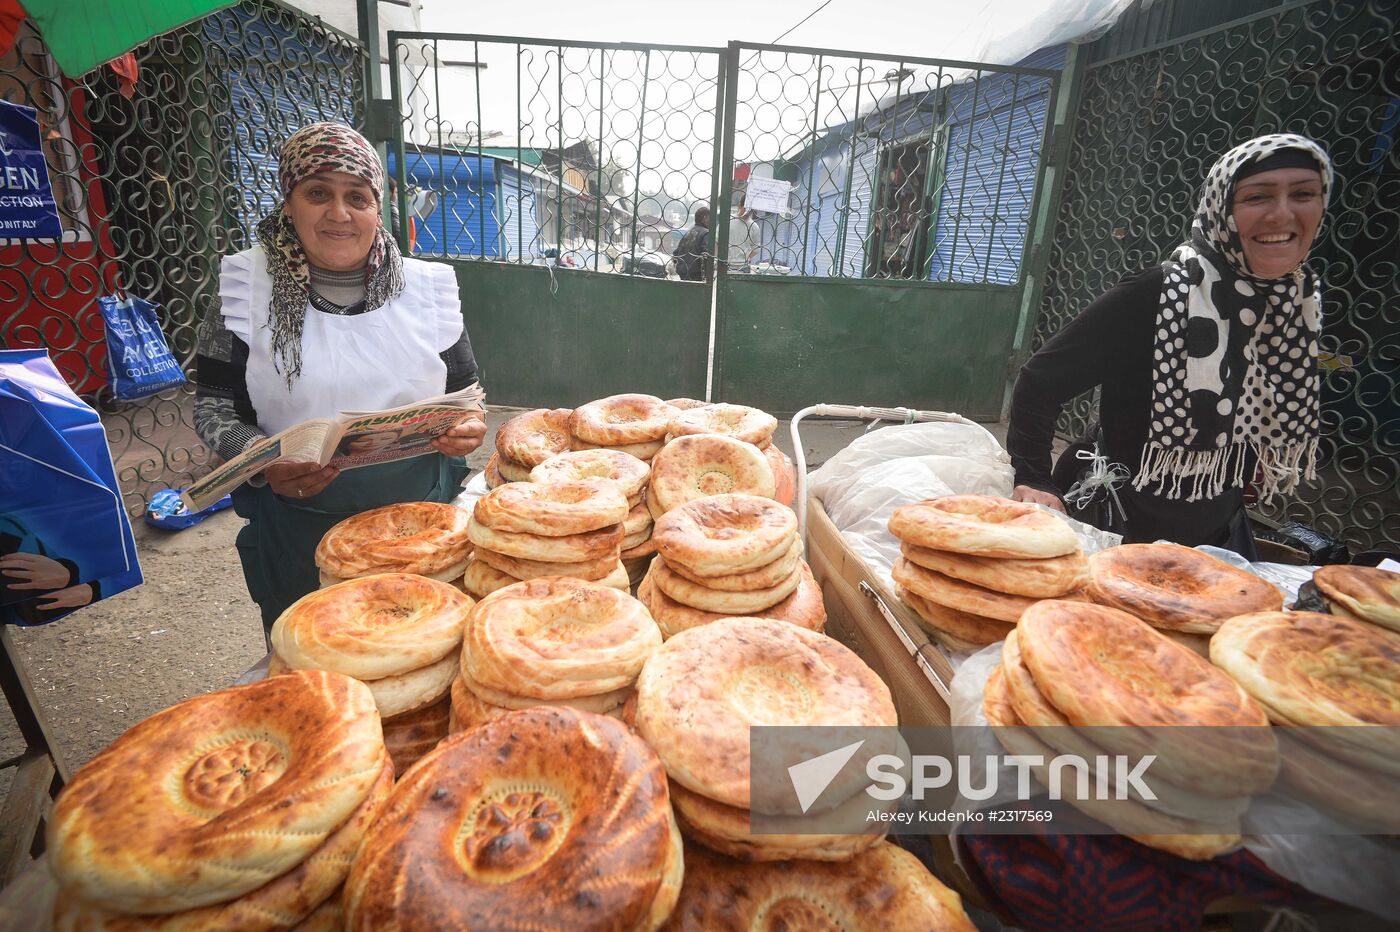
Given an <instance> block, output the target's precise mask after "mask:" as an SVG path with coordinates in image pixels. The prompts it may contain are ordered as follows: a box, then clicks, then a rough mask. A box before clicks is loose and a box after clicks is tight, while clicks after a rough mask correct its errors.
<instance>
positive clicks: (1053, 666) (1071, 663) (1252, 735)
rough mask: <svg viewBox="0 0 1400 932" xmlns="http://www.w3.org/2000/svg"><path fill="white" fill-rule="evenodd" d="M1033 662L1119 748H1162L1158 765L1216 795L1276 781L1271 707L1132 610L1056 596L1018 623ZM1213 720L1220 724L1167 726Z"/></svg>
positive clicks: (1074, 717) (1176, 779)
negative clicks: (1263, 705)
mask: <svg viewBox="0 0 1400 932" xmlns="http://www.w3.org/2000/svg"><path fill="white" fill-rule="evenodd" d="M1016 632H1017V641H1018V643H1019V647H1020V651H1021V656H1022V658H1023V659H1024V661H1025V664H1026V667H1027V668H1028V669H1029V670H1030V671H1031V675H1032V676H1033V677H1034V678H1035V683H1036V686H1037V687H1038V688H1039V689H1040V692H1041V693H1042V694H1044V696H1045V698H1046V699H1048V700H1049V701H1050V703H1051V704H1052V705H1054V707H1055V708H1056V709H1058V710H1059V711H1060V712H1061V713H1062V714H1063V715H1064V717H1065V718H1066V719H1067V720H1068V721H1069V722H1070V723H1071V724H1073V725H1078V726H1086V725H1120V726H1134V727H1126V728H1104V729H1100V730H1098V731H1096V732H1095V736H1096V738H1097V739H1099V740H1100V741H1101V743H1104V744H1105V746H1106V748H1107V749H1108V750H1109V751H1110V752H1111V753H1115V754H1128V755H1130V756H1133V755H1142V754H1151V753H1156V754H1158V755H1159V757H1160V759H1159V760H1158V762H1157V764H1156V765H1155V767H1156V768H1157V770H1158V772H1159V773H1161V774H1162V775H1163V776H1165V777H1166V778H1167V779H1168V780H1170V781H1171V782H1173V783H1176V784H1177V785H1179V786H1183V787H1186V788H1187V789H1190V790H1194V791H1196V792H1199V793H1203V794H1205V795H1209V796H1220V797H1232V796H1240V795H1246V794H1249V793H1255V792H1259V791H1262V790H1264V789H1267V788H1268V787H1269V786H1270V785H1272V783H1273V781H1274V776H1275V774H1276V773H1277V770H1278V747H1277V742H1276V740H1275V738H1274V736H1273V732H1272V730H1271V729H1269V728H1267V727H1265V726H1267V724H1268V718H1267V717H1266V716H1265V715H1264V711H1263V709H1261V708H1260V707H1259V705H1258V704H1257V703H1256V702H1255V701H1254V700H1253V699H1251V698H1250V696H1249V694H1248V693H1247V692H1245V690H1244V689H1242V688H1241V687H1240V686H1239V685H1238V684H1237V683H1236V682H1235V681H1234V680H1232V679H1230V677H1229V676H1227V675H1225V673H1224V671H1222V670H1220V669H1218V668H1216V667H1214V666H1212V665H1211V664H1210V662H1209V661H1207V660H1205V659H1204V658H1202V657H1201V656H1199V655H1198V654H1196V653H1194V652H1192V651H1191V650H1189V649H1188V648H1185V647H1182V646H1181V645H1179V644H1176V643H1173V642H1172V641H1170V640H1168V639H1167V638H1164V637H1162V636H1161V635H1160V634H1158V633H1157V632H1156V631H1155V630H1153V629H1152V627H1151V626H1149V625H1147V624H1146V623H1145V622H1142V621H1139V620H1138V619H1136V618H1134V617H1133V616H1131V615H1129V614H1127V613H1126V612H1122V611H1119V610H1118V609H1114V608H1109V607H1107V606H1104V605H1094V604H1091V603H1086V602H1066V601H1062V600H1055V599H1047V600H1045V601H1042V602H1037V603H1035V604H1034V605H1032V606H1031V607H1030V608H1028V609H1026V611H1025V613H1024V614H1023V615H1022V616H1021V621H1020V623H1019V624H1018V625H1017V628H1016ZM1194 725H1209V726H1215V727H1211V728H1181V727H1175V728H1165V727H1162V726H1194Z"/></svg>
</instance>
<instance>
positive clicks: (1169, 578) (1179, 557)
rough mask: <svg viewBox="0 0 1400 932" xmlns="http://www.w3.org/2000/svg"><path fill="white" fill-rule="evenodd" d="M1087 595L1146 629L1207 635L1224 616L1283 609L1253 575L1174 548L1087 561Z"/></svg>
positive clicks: (1138, 549) (1276, 593) (1121, 551)
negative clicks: (1142, 622)
mask: <svg viewBox="0 0 1400 932" xmlns="http://www.w3.org/2000/svg"><path fill="white" fill-rule="evenodd" d="M1089 596H1090V598H1092V599H1093V600H1094V601H1095V602H1098V603H1099V604H1100V605H1110V606H1112V607H1114V608H1120V609H1122V610H1123V611H1125V612H1127V613H1128V614H1129V615H1133V616H1135V617H1137V618H1141V619H1142V620H1143V621H1145V622H1147V623H1148V624H1150V625H1155V626H1156V627H1158V628H1171V629H1173V630H1175V631H1186V632H1189V633H1194V634H1211V633H1213V632H1214V631H1215V629H1217V628H1219V627H1220V623H1221V622H1222V621H1224V620H1225V619H1226V618H1232V617H1234V616H1235V615H1245V614H1248V613H1250V612H1271V611H1278V610H1279V609H1281V608H1283V592H1282V591H1280V590H1279V588H1278V587H1277V586H1275V585H1273V584H1272V583H1269V582H1266V581H1265V580H1263V579H1260V578H1259V577H1258V576H1255V575H1254V574H1253V573H1250V572H1247V571H1245V570H1242V569H1239V568H1238V567H1234V566H1231V565H1230V564H1228V563H1226V562H1225V561H1224V560H1218V559H1216V558H1215V557H1213V556H1211V555H1210V554H1208V553H1203V552H1202V551H1200V550H1193V549H1192V548H1190V547H1182V546H1181V545H1179V544H1123V545H1121V546H1118V547H1109V548H1108V549H1107V550H1101V551H1099V552H1098V553H1096V554H1094V555H1093V556H1092V557H1090V558H1089Z"/></svg>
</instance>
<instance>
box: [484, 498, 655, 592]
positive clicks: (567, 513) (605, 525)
mask: <svg viewBox="0 0 1400 932" xmlns="http://www.w3.org/2000/svg"><path fill="white" fill-rule="evenodd" d="M629 510H630V509H629V507H628V504H627V498H626V496H625V495H624V494H623V492H622V490H621V488H620V487H619V485H618V484H617V483H616V482H612V481H609V480H606V479H584V480H578V481H569V482H508V483H506V484H505V485H502V486H497V487H496V488H494V489H492V490H491V491H490V492H487V493H486V494H485V495H483V496H482V497H481V498H479V499H477V501H476V506H475V508H474V510H473V511H472V518H471V521H470V523H469V524H468V526H467V535H468V536H469V537H470V538H471V541H472V543H473V544H474V545H475V550H474V551H473V553H472V559H471V562H469V563H468V564H467V570H466V575H465V576H464V577H463V586H464V587H465V588H466V590H467V592H469V593H471V594H472V595H474V596H476V597H477V598H482V597H484V596H487V595H489V594H490V593H492V592H494V591H496V590H497V589H500V588H502V587H504V586H509V585H512V584H513V583H516V582H519V581H521V580H525V579H537V578H540V577H545V576H573V577H575V578H578V579H584V580H589V581H594V580H596V581H599V582H602V583H603V584H604V585H608V586H613V587H614V588H618V589H626V588H627V587H628V581H627V571H626V570H625V569H624V568H623V566H622V559H621V556H620V554H621V550H622V537H623V522H624V521H625V520H626V518H627V513H628V511H629Z"/></svg>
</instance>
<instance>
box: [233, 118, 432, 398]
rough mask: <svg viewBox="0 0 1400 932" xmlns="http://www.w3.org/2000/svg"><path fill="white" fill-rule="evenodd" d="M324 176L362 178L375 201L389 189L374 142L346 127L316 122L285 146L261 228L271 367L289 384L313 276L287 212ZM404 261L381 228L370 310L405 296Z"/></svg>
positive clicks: (371, 268) (296, 370) (368, 289)
mask: <svg viewBox="0 0 1400 932" xmlns="http://www.w3.org/2000/svg"><path fill="white" fill-rule="evenodd" d="M320 172H344V173H346V174H347V175H354V176H355V177H357V178H363V179H364V180H365V181H366V182H368V183H369V185H370V187H371V188H373V189H374V192H375V199H376V200H377V199H378V197H379V192H380V191H381V190H382V189H383V187H384V169H383V167H382V166H380V164H379V156H378V154H377V153H376V152H375V151H374V147H373V146H371V145H370V144H369V140H367V139H365V137H363V136H361V135H360V134H359V133H357V132H355V131H354V130H353V129H351V128H350V127H348V126H346V125H345V124H343V123H312V124H311V125H310V126H304V127H302V128H301V129H299V130H297V131H296V132H295V133H293V134H292V135H291V137H290V138H289V139H288V140H287V141H286V142H285V143H283V145H282V152H281V154H280V157H279V163H278V167H277V181H278V184H279V186H280V187H281V189H282V200H281V201H279V202H278V203H277V206H275V207H274V208H273V209H272V211H271V212H270V213H269V214H268V215H267V216H266V217H263V218H262V220H261V221H259V223H258V227H257V235H258V242H260V243H261V244H262V247H263V252H264V253H265V254H266V255H267V270H268V272H269V273H270V274H271V276H272V307H271V310H270V312H269V314H268V323H267V326H268V327H269V328H271V330H272V352H273V360H272V364H273V366H274V367H275V368H276V369H277V371H278V372H280V373H282V376H283V378H285V379H286V380H287V387H288V388H290V387H291V385H292V382H293V381H295V380H296V378H297V376H298V375H300V374H301V334H302V328H303V325H304V324H305V322H306V305H307V301H308V298H309V295H310V292H311V271H310V268H309V264H308V262H307V259H306V251H305V250H304V249H303V248H302V245H301V240H300V239H299V238H298V237H297V233H296V228H295V227H293V226H292V221H291V218H290V217H288V216H287V214H286V213H285V211H284V209H283V207H284V205H285V204H286V200H287V198H288V197H290V196H291V194H292V190H293V189H294V188H296V186H297V185H298V184H300V183H301V182H302V181H304V180H306V179H307V178H309V177H311V176H312V175H315V174H318V173H320ZM403 287H404V281H403V257H402V256H401V255H399V247H398V244H397V243H395V242H394V239H393V237H391V236H390V235H389V233H388V231H387V230H385V229H384V227H383V226H382V225H381V226H380V228H379V230H378V231H377V232H376V233H375V236H374V242H373V244H371V245H370V249H369V258H368V260H367V262H366V263H365V310H367V311H372V310H374V309H375V308H378V307H383V306H384V305H385V304H386V303H388V302H389V301H392V300H393V299H394V298H396V297H398V296H399V294H400V293H401V292H402V291H403Z"/></svg>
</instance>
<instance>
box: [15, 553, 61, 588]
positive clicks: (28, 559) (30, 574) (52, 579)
mask: <svg viewBox="0 0 1400 932" xmlns="http://www.w3.org/2000/svg"><path fill="white" fill-rule="evenodd" d="M0 574H3V575H4V576H5V577H6V578H7V579H18V580H22V582H12V583H10V588H11V589H60V588H62V587H64V586H66V585H68V583H69V582H70V581H71V579H72V574H71V573H69V572H68V567H66V566H64V565H63V564H62V563H59V562H58V561H57V560H50V559H49V558H48V557H43V556H40V555H39V554H37V553H12V554H10V555H9V556H5V557H0Z"/></svg>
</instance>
